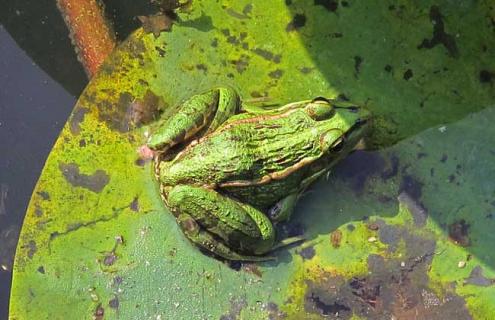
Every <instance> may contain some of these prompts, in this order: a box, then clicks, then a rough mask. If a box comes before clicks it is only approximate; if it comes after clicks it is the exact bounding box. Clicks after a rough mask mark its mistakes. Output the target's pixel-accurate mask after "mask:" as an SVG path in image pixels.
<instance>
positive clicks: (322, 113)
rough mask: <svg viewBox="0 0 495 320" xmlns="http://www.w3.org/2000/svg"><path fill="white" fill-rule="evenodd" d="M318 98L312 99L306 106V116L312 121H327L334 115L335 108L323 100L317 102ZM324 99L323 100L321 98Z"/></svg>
mask: <svg viewBox="0 0 495 320" xmlns="http://www.w3.org/2000/svg"><path fill="white" fill-rule="evenodd" d="M317 99H319V98H315V99H313V101H311V102H310V103H308V104H307V105H306V108H305V109H306V112H307V114H308V115H309V116H310V117H311V118H312V119H314V120H316V121H320V120H327V119H330V118H332V117H333V116H334V115H335V108H334V107H333V105H332V104H331V103H330V101H328V100H327V99H325V100H317ZM322 99H324V98H322Z"/></svg>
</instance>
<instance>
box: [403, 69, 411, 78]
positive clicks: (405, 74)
mask: <svg viewBox="0 0 495 320" xmlns="http://www.w3.org/2000/svg"><path fill="white" fill-rule="evenodd" d="M403 77H404V80H409V79H411V78H412V77H413V72H412V70H411V69H407V70H406V72H404V76H403Z"/></svg>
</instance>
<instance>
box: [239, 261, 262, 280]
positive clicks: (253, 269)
mask: <svg viewBox="0 0 495 320" xmlns="http://www.w3.org/2000/svg"><path fill="white" fill-rule="evenodd" d="M242 270H244V271H246V272H249V273H252V274H254V275H255V276H257V277H260V278H261V277H262V276H263V272H262V271H261V270H260V269H259V268H258V265H257V264H255V263H244V264H243V265H242Z"/></svg>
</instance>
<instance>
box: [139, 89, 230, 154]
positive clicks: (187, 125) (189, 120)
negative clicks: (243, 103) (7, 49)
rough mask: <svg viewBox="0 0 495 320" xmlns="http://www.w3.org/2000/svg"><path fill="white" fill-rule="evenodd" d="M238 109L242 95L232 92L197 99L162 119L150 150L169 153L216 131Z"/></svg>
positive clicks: (214, 92) (221, 91) (215, 92)
mask: <svg viewBox="0 0 495 320" xmlns="http://www.w3.org/2000/svg"><path fill="white" fill-rule="evenodd" d="M239 108H240V99H239V95H238V94H237V93H236V92H235V91H234V90H233V89H230V88H217V89H213V90H210V91H207V92H205V93H202V94H198V95H194V96H192V97H191V98H189V99H187V100H186V101H184V102H183V103H182V104H181V105H179V106H178V107H177V108H176V109H173V110H172V109H171V110H170V111H169V112H165V113H164V114H163V115H162V116H161V119H160V121H159V125H158V126H157V127H156V128H155V130H154V132H153V134H152V135H151V136H150V137H149V139H148V143H147V144H148V147H150V148H151V149H153V150H157V151H160V152H166V151H167V150H168V149H170V148H172V147H173V146H175V145H177V144H180V143H182V142H185V141H188V140H190V139H191V138H192V137H194V136H195V135H197V134H200V133H205V134H206V133H210V132H212V131H214V130H215V129H216V128H218V127H219V126H220V125H221V124H222V123H223V122H225V121H226V120H227V119H228V118H229V117H231V116H232V115H234V114H236V113H237V112H238V111H239Z"/></svg>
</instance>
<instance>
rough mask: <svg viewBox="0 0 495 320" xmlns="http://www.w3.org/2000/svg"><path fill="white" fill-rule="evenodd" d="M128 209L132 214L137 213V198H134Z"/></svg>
mask: <svg viewBox="0 0 495 320" xmlns="http://www.w3.org/2000/svg"><path fill="white" fill-rule="evenodd" d="M129 208H130V209H131V210H132V211H134V212H138V211H139V201H138V197H135V198H134V199H133V200H132V202H131V204H130V205H129Z"/></svg>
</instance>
